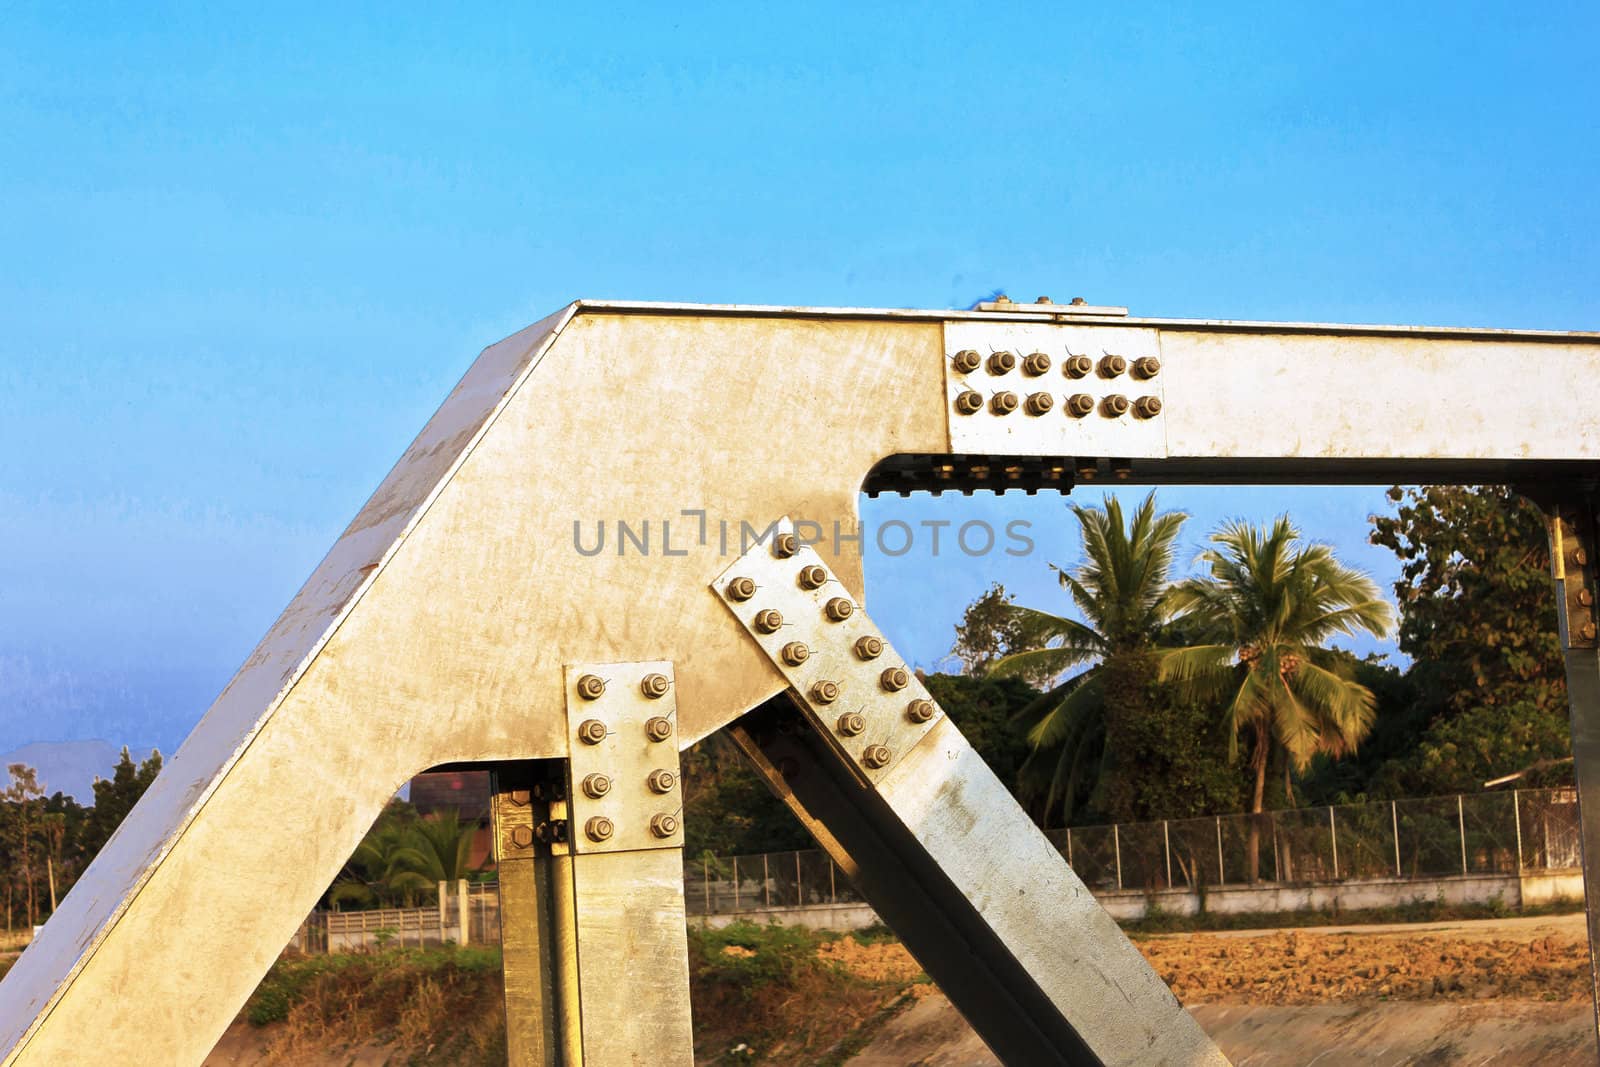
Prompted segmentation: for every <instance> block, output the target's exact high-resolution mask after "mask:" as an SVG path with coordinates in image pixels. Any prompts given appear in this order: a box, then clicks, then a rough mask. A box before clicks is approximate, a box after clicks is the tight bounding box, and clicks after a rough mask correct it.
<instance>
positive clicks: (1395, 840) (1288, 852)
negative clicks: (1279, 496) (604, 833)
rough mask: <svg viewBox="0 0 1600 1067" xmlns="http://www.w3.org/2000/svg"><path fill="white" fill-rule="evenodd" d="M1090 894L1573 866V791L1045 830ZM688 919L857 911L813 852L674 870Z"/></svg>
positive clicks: (829, 866)
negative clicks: (827, 908)
mask: <svg viewBox="0 0 1600 1067" xmlns="http://www.w3.org/2000/svg"><path fill="white" fill-rule="evenodd" d="M1045 837H1047V838H1048V839H1049V840H1050V842H1051V844H1053V845H1055V847H1056V848H1057V850H1059V851H1060V853H1061V855H1062V856H1064V857H1065V858H1066V860H1067V863H1068V865H1069V866H1071V867H1072V869H1073V871H1074V872H1076V873H1077V875H1078V877H1079V878H1081V879H1082V880H1083V882H1084V884H1085V885H1086V886H1088V887H1089V888H1090V889H1091V890H1095V891H1097V892H1111V891H1116V890H1132V891H1140V892H1153V891H1157V890H1162V889H1173V888H1176V889H1192V888H1196V887H1206V888H1212V887H1218V886H1228V885H1248V884H1252V883H1259V882H1267V883H1278V884H1308V883H1316V882H1344V881H1371V880H1377V879H1399V880H1420V879H1433V878H1441V877H1449V876H1452V875H1456V876H1459V875H1477V874H1517V873H1521V872H1524V871H1536V870H1565V869H1571V868H1576V867H1579V866H1581V860H1580V857H1579V853H1578V842H1579V823H1578V797H1577V792H1576V791H1575V790H1572V789H1523V790H1517V791H1514V792H1508V793H1478V794H1474V795H1471V796H1468V795H1465V794H1463V795H1461V796H1450V797H1423V798H1417V799H1410V800H1395V801H1380V802H1373V803H1366V804H1340V805H1334V806H1332V807H1320V808H1292V809H1287V810H1283V811H1269V812H1264V813H1263V814H1260V815H1220V816H1207V817H1205V818H1200V819H1171V820H1165V821H1162V822H1140V823H1117V824H1113V825H1107V826H1074V827H1071V828H1070V829H1061V830H1048V831H1046V832H1045ZM684 891H685V901H686V903H687V905H688V910H689V913H690V914H691V915H725V914H730V913H733V912H747V911H763V910H768V909H773V910H776V909H781V908H794V907H809V906H814V905H823V904H843V903H856V902H859V901H860V899H861V898H860V897H859V896H858V895H857V894H856V892H855V891H854V889H853V888H852V887H851V886H850V884H849V882H848V881H847V880H846V879H845V877H844V875H843V874H842V873H841V872H839V871H838V870H837V869H836V868H835V867H834V865H833V862H832V861H831V860H830V859H829V858H828V857H827V855H826V854H825V853H822V852H769V853H766V854H763V855H755V856H721V857H718V856H705V857H702V858H700V859H697V860H691V861H689V862H687V863H686V864H685V865H684Z"/></svg>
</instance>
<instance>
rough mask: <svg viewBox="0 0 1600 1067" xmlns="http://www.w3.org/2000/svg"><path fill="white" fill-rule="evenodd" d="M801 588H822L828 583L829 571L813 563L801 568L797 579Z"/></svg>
mask: <svg viewBox="0 0 1600 1067" xmlns="http://www.w3.org/2000/svg"><path fill="white" fill-rule="evenodd" d="M795 580H796V581H797V582H798V583H799V584H800V588H801V589H821V588H822V587H823V586H825V585H827V584H828V572H827V571H825V570H823V569H822V568H821V567H819V566H817V565H816V564H815V563H812V564H810V565H808V566H805V567H801V568H800V575H799V577H798V578H796V579H795Z"/></svg>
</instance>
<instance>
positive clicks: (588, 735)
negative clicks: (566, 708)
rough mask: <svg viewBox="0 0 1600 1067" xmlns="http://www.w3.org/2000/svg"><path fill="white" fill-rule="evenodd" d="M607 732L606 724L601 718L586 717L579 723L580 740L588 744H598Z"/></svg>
mask: <svg viewBox="0 0 1600 1067" xmlns="http://www.w3.org/2000/svg"><path fill="white" fill-rule="evenodd" d="M607 733H609V731H608V730H607V729H606V724H605V723H603V722H601V721H600V720H599V719H585V720H583V721H582V722H581V723H579V724H578V740H579V741H582V742H583V743H584V744H586V745H598V744H599V743H600V742H602V741H604V740H605V739H606V734H607Z"/></svg>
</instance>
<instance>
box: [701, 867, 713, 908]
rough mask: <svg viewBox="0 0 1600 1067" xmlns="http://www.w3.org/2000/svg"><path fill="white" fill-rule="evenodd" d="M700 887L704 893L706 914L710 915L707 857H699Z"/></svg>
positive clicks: (709, 874)
mask: <svg viewBox="0 0 1600 1067" xmlns="http://www.w3.org/2000/svg"><path fill="white" fill-rule="evenodd" d="M700 885H701V888H702V889H703V890H704V891H705V898H706V914H707V915H710V914H711V860H710V858H709V857H707V856H701V857H700Z"/></svg>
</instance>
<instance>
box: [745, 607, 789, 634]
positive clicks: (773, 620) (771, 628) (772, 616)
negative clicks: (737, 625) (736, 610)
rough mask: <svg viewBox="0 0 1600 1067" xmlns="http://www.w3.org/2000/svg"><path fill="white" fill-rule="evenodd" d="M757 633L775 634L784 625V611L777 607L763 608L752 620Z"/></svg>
mask: <svg viewBox="0 0 1600 1067" xmlns="http://www.w3.org/2000/svg"><path fill="white" fill-rule="evenodd" d="M751 625H752V626H754V627H755V628H756V632H757V633H763V634H775V633H777V632H778V630H779V629H781V628H782V626H783V613H782V612H780V611H779V610H778V609H777V608H762V609H761V610H760V611H758V612H756V617H755V618H754V619H753V620H752V621H751Z"/></svg>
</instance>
